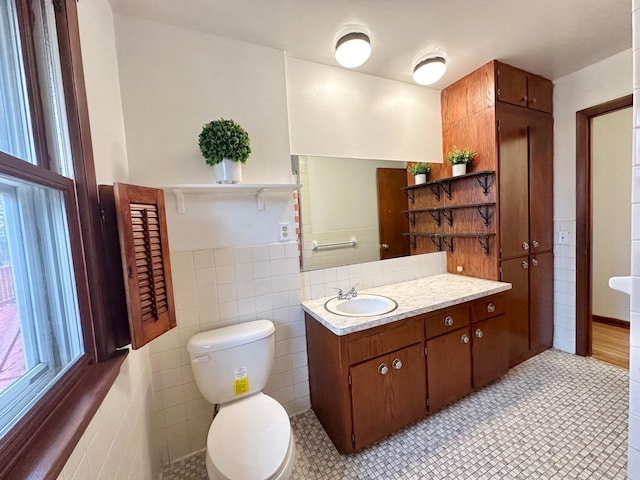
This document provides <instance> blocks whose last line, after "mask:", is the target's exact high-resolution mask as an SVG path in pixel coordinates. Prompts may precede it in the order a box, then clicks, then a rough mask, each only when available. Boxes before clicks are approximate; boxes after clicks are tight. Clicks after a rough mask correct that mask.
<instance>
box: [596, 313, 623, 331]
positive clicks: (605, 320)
mask: <svg viewBox="0 0 640 480" xmlns="http://www.w3.org/2000/svg"><path fill="white" fill-rule="evenodd" d="M591 321H593V322H596V323H604V324H605V325H613V326H614V327H620V328H625V329H627V330H629V327H630V325H631V324H630V323H629V322H627V321H626V320H620V319H619V318H611V317H601V316H600V315H591Z"/></svg>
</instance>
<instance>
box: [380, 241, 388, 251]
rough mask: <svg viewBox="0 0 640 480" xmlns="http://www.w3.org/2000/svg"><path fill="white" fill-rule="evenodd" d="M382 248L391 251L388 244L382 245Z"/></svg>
mask: <svg viewBox="0 0 640 480" xmlns="http://www.w3.org/2000/svg"><path fill="white" fill-rule="evenodd" d="M380 248H382V249H383V250H389V244H388V243H381V244H380Z"/></svg>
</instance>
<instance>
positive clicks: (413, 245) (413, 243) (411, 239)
mask: <svg viewBox="0 0 640 480" xmlns="http://www.w3.org/2000/svg"><path fill="white" fill-rule="evenodd" d="M407 238H408V239H409V244H410V245H411V250H415V249H416V242H417V240H416V237H414V236H411V235H409V236H408V237H407Z"/></svg>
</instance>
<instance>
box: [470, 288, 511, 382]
mask: <svg viewBox="0 0 640 480" xmlns="http://www.w3.org/2000/svg"><path fill="white" fill-rule="evenodd" d="M505 310H506V296H505V295H504V294H503V295H497V296H492V297H488V298H486V299H482V300H476V301H475V302H474V303H473V305H472V308H471V321H472V323H471V358H472V359H473V362H472V365H473V388H474V389H478V388H482V387H484V386H485V385H487V384H489V383H491V382H493V381H494V380H497V379H498V378H500V377H501V376H502V375H504V374H505V373H507V371H508V370H509V355H508V351H507V348H506V347H507V331H508V330H507V327H508V325H506V319H505V314H504V313H505Z"/></svg>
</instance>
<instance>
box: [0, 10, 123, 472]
mask: <svg viewBox="0 0 640 480" xmlns="http://www.w3.org/2000/svg"><path fill="white" fill-rule="evenodd" d="M50 1H52V3H53V5H54V8H55V12H56V25H57V33H58V47H59V49H60V62H61V69H62V76H63V88H64V95H65V101H66V110H67V116H68V124H69V138H70V143H71V151H72V157H73V158H72V161H73V168H74V177H75V179H74V180H75V198H76V199H77V207H78V217H75V215H74V218H79V225H78V223H77V222H76V223H75V226H76V228H75V229H74V228H73V226H70V231H71V234H72V235H79V236H81V242H82V244H83V255H79V256H78V252H76V251H74V252H73V256H74V262H80V263H84V265H85V267H86V277H85V278H84V285H83V287H85V288H86V287H88V285H91V286H92V288H89V289H88V290H89V293H88V295H85V296H84V297H83V296H82V295H79V303H80V309H81V311H82V310H84V311H85V312H87V311H90V314H85V315H83V317H82V319H81V321H82V325H83V332H84V343H85V349H86V353H85V355H83V357H81V359H80V360H79V361H78V362H76V363H75V364H74V365H73V366H72V367H70V369H69V371H68V372H67V373H66V374H65V376H64V377H63V378H61V379H60V380H59V381H58V382H57V383H56V385H55V386H53V387H52V388H51V389H50V390H49V391H48V392H47V393H46V394H45V395H44V396H43V398H42V399H41V400H40V401H39V402H38V405H37V406H36V407H35V408H33V409H32V410H31V411H30V412H29V413H28V414H27V415H25V416H24V417H23V418H22V419H21V420H20V421H19V422H18V423H17V424H16V426H15V427H14V428H13V429H12V430H11V431H10V432H9V433H8V434H7V435H6V436H5V437H4V438H2V440H0V478H11V479H22V478H25V479H26V478H29V479H32V478H38V479H40V478H42V479H56V478H57V477H58V475H59V474H60V472H61V471H62V468H63V467H64V465H65V463H66V461H67V459H68V458H69V456H70V455H71V452H72V451H73V449H74V448H75V446H76V444H77V443H78V441H79V440H80V438H81V436H82V434H83V433H84V431H85V429H86V427H87V426H88V425H89V422H90V421H91V419H92V418H93V416H94V414H95V413H96V411H97V410H98V408H99V407H100V405H101V404H102V402H103V400H104V398H105V397H106V395H107V393H108V392H109V390H110V388H111V386H112V385H113V383H114V382H115V380H116V378H117V377H118V374H119V372H120V366H121V365H122V363H123V361H124V359H125V358H126V355H127V352H128V350H125V351H119V350H117V341H116V338H115V333H114V332H115V328H114V324H116V323H118V319H117V318H116V317H115V316H114V315H113V312H112V311H111V310H110V308H109V301H108V298H106V297H107V295H106V293H105V292H106V291H107V290H108V289H107V288H106V285H108V284H107V279H106V276H105V274H104V273H103V272H104V271H105V268H104V261H105V260H104V256H103V255H101V252H103V251H104V250H103V248H104V246H103V242H102V238H101V223H100V220H101V219H100V208H99V201H98V186H97V182H96V175H95V166H94V161H93V153H92V143H91V134H90V129H89V114H88V109H87V99H86V89H85V84H84V74H83V69H82V56H81V51H80V33H79V26H78V18H77V9H76V4H75V0H50ZM16 4H17V7H18V12H19V13H18V15H19V20H18V21H19V23H20V24H21V30H20V31H21V41H22V45H23V50H24V51H23V55H24V56H25V69H27V72H26V73H27V77H28V78H30V80H29V83H28V89H29V94H30V99H31V101H30V106H29V108H30V109H31V113H32V116H33V118H34V119H36V124H37V125H39V126H38V127H37V128H36V129H35V131H34V135H35V141H36V151H37V153H38V155H40V154H41V151H42V148H43V143H42V142H43V138H44V134H43V131H42V127H41V125H42V123H41V119H42V118H43V116H42V115H43V110H42V105H41V102H40V96H39V95H38V93H37V89H38V86H37V85H36V84H35V83H34V82H33V81H32V78H33V77H32V76H33V74H34V69H35V56H34V50H33V36H32V34H31V31H30V30H29V29H28V26H29V25H30V10H29V7H28V1H27V0H16ZM25 27H27V28H25ZM25 46H26V48H25ZM37 119H40V121H38V120H37ZM0 158H1V160H2V162H3V165H4V168H3V171H5V172H7V173H16V175H17V176H19V177H21V178H27V179H28V178H29V174H30V173H29V171H30V170H31V169H33V168H35V167H34V166H33V165H30V164H28V163H26V162H22V163H21V162H20V161H18V160H15V162H14V160H13V159H11V157H10V156H8V155H5V154H2V155H0ZM39 161H40V166H42V167H45V168H47V167H48V163H49V159H48V158H47V157H46V156H44V157H40V159H39ZM12 162H13V163H12ZM44 177H46V178H50V180H51V182H52V184H55V185H56V186H58V187H59V186H60V183H56V181H57V180H56V177H58V176H57V175H55V174H53V173H52V174H51V176H50V177H49V176H48V175H46V174H45V175H44ZM38 181H39V182H40V183H43V175H42V174H40V175H39V176H38ZM65 192H66V190H65ZM68 195H69V194H68V193H65V198H67V200H68V199H69V196H68ZM72 223H73V221H72ZM74 232H75V233H74ZM78 257H80V258H78ZM101 286H105V288H101ZM87 299H88V300H87Z"/></svg>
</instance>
